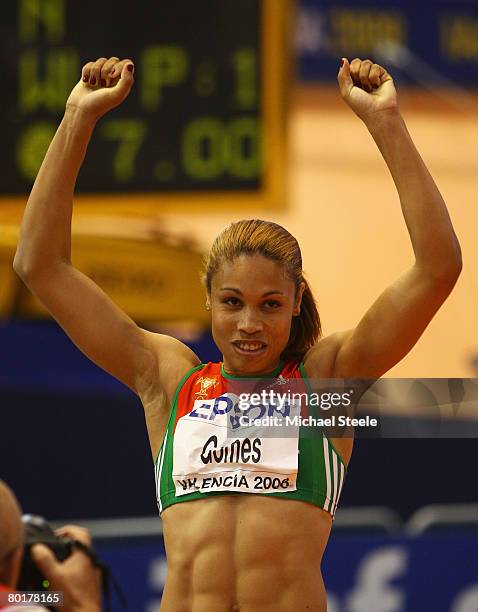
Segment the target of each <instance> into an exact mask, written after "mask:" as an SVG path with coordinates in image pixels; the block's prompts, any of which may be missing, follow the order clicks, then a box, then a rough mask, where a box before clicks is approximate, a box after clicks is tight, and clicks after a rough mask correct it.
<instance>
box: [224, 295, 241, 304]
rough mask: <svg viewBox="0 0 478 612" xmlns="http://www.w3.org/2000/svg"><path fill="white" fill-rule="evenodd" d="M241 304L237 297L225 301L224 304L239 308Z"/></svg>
mask: <svg viewBox="0 0 478 612" xmlns="http://www.w3.org/2000/svg"><path fill="white" fill-rule="evenodd" d="M240 303H241V302H240V301H239V300H238V299H237V297H232V296H231V297H228V298H225V299H224V300H223V304H227V305H228V306H239V304H240Z"/></svg>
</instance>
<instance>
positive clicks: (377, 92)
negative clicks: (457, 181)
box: [335, 59, 462, 377]
mask: <svg viewBox="0 0 478 612" xmlns="http://www.w3.org/2000/svg"><path fill="white" fill-rule="evenodd" d="M338 81H339V87H340V92H341V94H342V97H343V98H344V100H345V102H346V103H347V104H348V105H349V106H350V107H351V108H352V110H353V111H354V112H355V113H356V114H357V115H358V116H359V117H360V118H361V119H362V120H363V122H364V123H365V125H366V126H367V128H368V130H369V131H370V133H371V135H372V137H373V139H374V140H375V142H376V144H377V146H378V148H379V150H380V152H381V153H382V156H383V158H384V160H385V163H386V164H387V166H388V169H389V170H390V173H391V175H392V178H393V180H394V182H395V186H396V188H397V191H398V195H399V198H400V204H401V208H402V213H403V217H404V219H405V223H406V225H407V229H408V232H409V235H410V239H411V243H412V247H413V250H414V253H415V263H414V265H413V266H412V267H411V268H410V269H409V270H407V271H406V272H405V273H404V274H403V275H402V276H400V277H399V278H398V279H397V280H396V281H395V282H394V283H393V284H392V285H390V286H389V287H388V288H387V289H386V290H385V291H384V292H383V293H382V294H381V295H380V296H379V297H378V298H377V300H376V301H375V303H374V304H373V305H372V306H371V308H370V309H369V310H368V311H367V312H366V314H365V315H364V317H363V318H362V319H361V321H360V322H359V323H358V325H357V327H356V328H355V329H353V330H350V331H349V332H347V333H346V334H344V335H343V336H342V342H341V347H340V349H339V351H338V353H337V358H336V362H335V374H336V375H338V376H363V377H378V376H381V375H382V374H383V373H384V372H386V371H387V370H388V369H390V368H391V367H392V366H393V365H395V364H396V363H397V362H398V361H400V359H402V357H404V356H405V355H406V354H407V353H408V352H409V351H410V349H411V348H412V347H413V345H414V344H415V343H416V341H417V340H418V338H419V337H420V336H421V334H422V333H423V331H424V330H425V328H426V326H427V325H428V323H429V322H430V320H431V319H432V317H433V316H434V315H435V313H436V311H437V310H438V309H439V307H440V306H441V304H442V303H443V302H444V301H445V299H446V298H447V296H448V295H449V293H450V292H451V290H452V289H453V286H454V285H455V283H456V280H457V278H458V276H459V274H460V271H461V266H462V263H461V250H460V245H459V243H458V240H457V237H456V235H455V232H454V230H453V226H452V223H451V220H450V217H449V215H448V211H447V208H446V205H445V202H444V201H443V198H442V197H441V194H440V192H439V191H438V188H437V186H436V185H435V182H434V180H433V178H432V177H431V175H430V173H429V171H428V170H427V167H426V166H425V164H424V162H423V160H422V158H421V157H420V154H419V153H418V151H417V149H416V147H415V145H414V144H413V142H412V139H411V137H410V135H409V133H408V130H407V128H406V126H405V123H404V121H403V118H402V116H401V114H400V112H399V109H398V105H397V96H396V91H395V87H394V84H393V80H392V77H391V76H390V75H389V74H388V73H387V71H386V70H385V69H384V68H383V67H381V66H379V65H378V64H374V63H372V62H371V61H370V60H364V61H362V60H360V59H355V60H353V62H352V63H351V64H349V62H348V60H347V59H344V60H342V65H341V68H340V71H339V74H338ZM371 272H373V270H372V271H371Z"/></svg>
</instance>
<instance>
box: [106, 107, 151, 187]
mask: <svg viewBox="0 0 478 612" xmlns="http://www.w3.org/2000/svg"><path fill="white" fill-rule="evenodd" d="M146 133H147V129H146V122H145V121H141V120H140V119H113V120H111V121H108V122H107V123H104V124H103V126H102V128H101V136H102V137H103V138H104V139H105V140H117V141H118V148H117V150H116V153H115V155H114V157H113V176H114V177H115V179H116V180H118V181H120V182H122V183H127V182H128V181H131V180H132V179H133V178H134V173H135V160H136V156H137V154H138V151H139V149H140V147H141V145H142V144H143V142H144V139H145V137H146Z"/></svg>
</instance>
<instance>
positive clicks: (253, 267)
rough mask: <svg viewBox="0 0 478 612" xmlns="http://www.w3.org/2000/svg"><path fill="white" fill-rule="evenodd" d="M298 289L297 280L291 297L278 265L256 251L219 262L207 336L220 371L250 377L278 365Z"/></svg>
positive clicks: (295, 308) (290, 285) (291, 287)
mask: <svg viewBox="0 0 478 612" xmlns="http://www.w3.org/2000/svg"><path fill="white" fill-rule="evenodd" d="M303 290H304V286H303V284H302V285H301V286H300V287H299V290H298V291H297V295H296V291H295V287H294V283H293V281H291V280H290V279H289V278H288V277H287V276H286V273H285V269H284V266H282V265H281V264H278V263H276V262H274V261H271V260H270V259H267V258H265V257H263V256H262V255H240V256H239V257H237V258H236V259H234V260H233V261H232V262H228V261H225V262H224V263H223V264H222V266H221V268H220V269H219V270H218V271H217V272H216V274H215V275H214V276H213V278H212V282H211V294H210V296H209V300H210V305H211V314H212V335H213V338H214V341H215V343H216V344H217V346H218V348H219V350H220V351H221V352H222V354H223V359H224V367H225V369H226V372H228V373H229V374H235V375H238V374H239V375H250V376H254V375H260V374H266V373H268V372H271V371H272V370H273V369H274V368H275V367H276V366H277V365H278V363H279V360H280V355H281V353H282V351H283V350H284V348H285V347H286V346H287V342H288V340H289V334H290V328H291V323H292V317H293V316H296V315H298V314H299V312H300V301H301V299H302V292H303Z"/></svg>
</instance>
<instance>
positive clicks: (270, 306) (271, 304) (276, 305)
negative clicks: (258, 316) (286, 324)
mask: <svg viewBox="0 0 478 612" xmlns="http://www.w3.org/2000/svg"><path fill="white" fill-rule="evenodd" d="M264 306H266V307H267V308H268V309H274V308H279V306H280V303H279V302H276V300H267V302H265V303H264Z"/></svg>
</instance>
